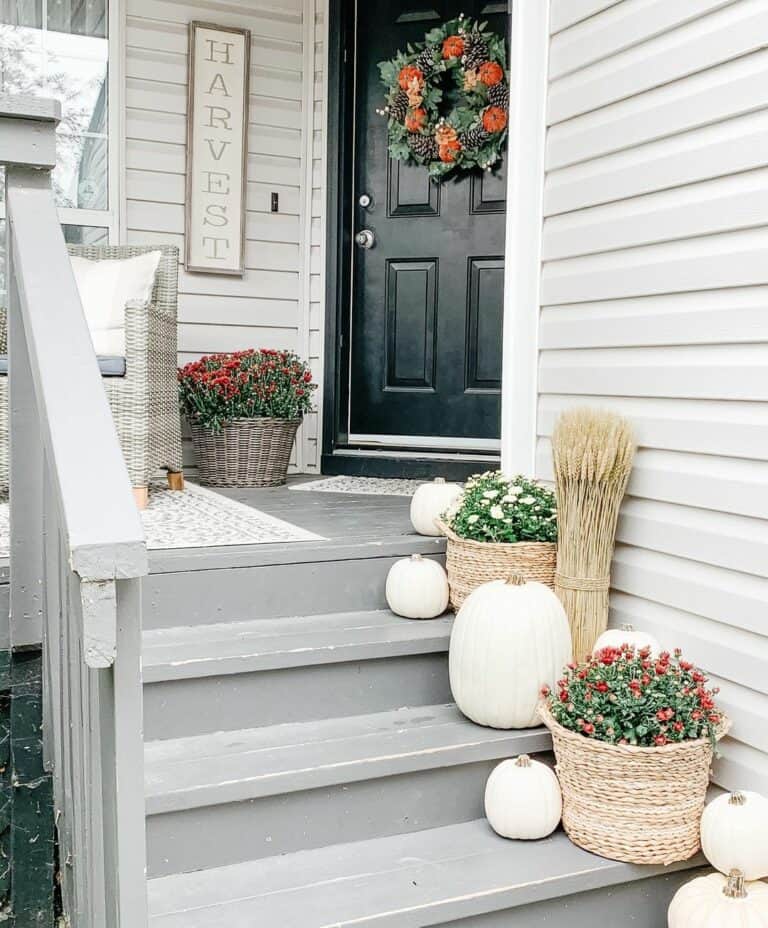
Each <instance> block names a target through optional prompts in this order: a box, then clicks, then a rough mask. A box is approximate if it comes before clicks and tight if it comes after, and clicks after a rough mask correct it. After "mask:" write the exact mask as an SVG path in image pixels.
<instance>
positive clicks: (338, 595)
mask: <svg viewBox="0 0 768 928" xmlns="http://www.w3.org/2000/svg"><path fill="white" fill-rule="evenodd" d="M403 553H404V554H407V553H409V551H408V550H407V548H404V552H403ZM400 556H401V555H399V554H398V555H397V556H392V557H362V558H354V559H351V560H341V559H329V560H327V561H320V562H317V561H313V562H308V563H295V564H274V565H268V566H260V567H234V568H226V569H213V570H192V571H186V572H182V573H160V574H151V575H150V576H149V577H148V578H147V580H146V582H145V584H144V597H143V627H144V628H145V629H152V628H169V627H171V626H174V625H200V624H204V625H207V624H214V623H216V622H234V621H238V622H239V621H247V620H250V619H276V618H281V617H282V616H297V615H318V614H325V613H331V612H352V611H356V610H369V609H384V608H386V599H385V596H384V585H385V582H386V578H387V573H388V571H389V568H390V567H391V566H392V565H393V564H394V563H395V561H397V560H398V559H399V557H400ZM435 559H436V560H440V561H441V562H443V561H444V560H445V558H444V556H443V555H436V556H435Z"/></svg>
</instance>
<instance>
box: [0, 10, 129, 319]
mask: <svg viewBox="0 0 768 928" xmlns="http://www.w3.org/2000/svg"><path fill="white" fill-rule="evenodd" d="M115 6H116V0H0V93H16V94H32V95H35V96H47V97H55V98H56V99H58V100H59V101H60V102H61V109H62V118H61V122H60V123H59V127H58V131H57V165H56V168H55V170H54V171H53V175H52V183H53V189H54V194H55V197H56V203H57V204H58V206H59V215H60V218H61V221H62V224H63V228H64V238H65V239H66V241H67V242H82V243H101V242H104V243H106V242H107V241H109V240H110V238H112V239H114V238H116V235H117V177H116V169H115V163H114V162H115V160H116V157H115V156H116V154H117V144H116V143H115V131H114V129H115V126H114V125H113V123H116V119H111V118H110V113H111V111H112V108H113V107H115V106H116V104H115V100H114V96H115V93H114V91H115V88H114V86H113V84H114V82H113V81H112V82H111V81H110V72H109V58H110V30H109V24H110V22H111V21H112V22H114V21H116V17H115V9H114V7H115ZM0 170H1V169H0ZM0 190H2V187H1V186H0ZM4 218H5V207H4V204H3V203H2V193H0V229H2V226H4V222H3V220H4ZM3 248H4V241H2V242H0V262H2V263H3V264H4V261H2V258H3V256H2V253H1V252H2V249H3ZM0 292H3V296H1V297H0V303H3V302H5V301H4V284H3V281H2V268H0Z"/></svg>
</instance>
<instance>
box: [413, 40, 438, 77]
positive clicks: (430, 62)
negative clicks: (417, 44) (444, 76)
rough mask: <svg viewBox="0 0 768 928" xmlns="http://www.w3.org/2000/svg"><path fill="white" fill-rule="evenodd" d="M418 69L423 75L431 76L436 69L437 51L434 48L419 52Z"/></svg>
mask: <svg viewBox="0 0 768 928" xmlns="http://www.w3.org/2000/svg"><path fill="white" fill-rule="evenodd" d="M415 64H416V67H417V68H418V69H419V70H420V71H421V72H422V73H423V74H429V73H430V72H431V71H433V70H434V68H435V51H434V49H433V48H430V47H429V46H427V47H426V48H425V49H423V51H421V52H419V56H418V58H417V59H416V62H415Z"/></svg>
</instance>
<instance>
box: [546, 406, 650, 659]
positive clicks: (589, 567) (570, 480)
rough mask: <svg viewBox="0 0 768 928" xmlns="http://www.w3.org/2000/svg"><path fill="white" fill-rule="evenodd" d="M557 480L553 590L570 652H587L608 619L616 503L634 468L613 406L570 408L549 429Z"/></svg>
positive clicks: (629, 439) (630, 445) (629, 441)
mask: <svg viewBox="0 0 768 928" xmlns="http://www.w3.org/2000/svg"><path fill="white" fill-rule="evenodd" d="M552 453H553V458H554V466H555V482H556V485H557V521H558V547H557V571H556V573H555V592H556V593H557V595H558V596H559V597H560V600H561V602H562V603H563V606H564V607H565V611H566V613H567V615H568V620H569V622H570V623H571V633H572V635H573V654H574V658H575V659H576V660H581V659H583V658H584V656H585V655H586V654H589V653H590V651H591V650H592V647H593V646H594V643H595V641H596V640H597V638H598V636H599V635H600V634H602V632H604V631H605V628H606V626H607V624H608V589H609V587H610V570H611V559H612V557H613V546H614V539H615V535H616V522H617V519H618V516H619V506H620V505H621V500H622V498H623V496H624V492H625V490H626V488H627V481H628V480H629V474H630V471H631V470H632V458H633V457H634V454H635V443H634V439H633V436H632V430H631V428H630V426H629V423H628V422H627V421H626V420H625V419H622V418H621V417H620V416H617V415H615V414H614V413H610V412H604V411H602V410H595V409H572V410H569V411H568V412H565V413H563V414H562V415H561V416H560V418H559V420H558V422H557V424H556V426H555V430H554V433H553V435H552Z"/></svg>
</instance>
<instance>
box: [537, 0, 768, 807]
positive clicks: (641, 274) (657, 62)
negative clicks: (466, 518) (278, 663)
mask: <svg viewBox="0 0 768 928" xmlns="http://www.w3.org/2000/svg"><path fill="white" fill-rule="evenodd" d="M551 26H552V30H553V32H552V36H551V45H550V84H549V95H548V120H547V122H548V132H547V148H546V165H547V173H546V178H545V192H544V228H543V242H542V259H543V263H542V280H541V294H542V298H541V302H542V306H541V316H540V327H539V348H540V356H539V371H538V378H539V387H538V389H539V401H538V429H537V432H538V439H537V470H538V473H539V475H540V476H543V477H547V478H549V477H551V476H552V469H551V453H550V452H551V447H550V435H551V432H552V427H553V425H554V422H555V420H556V418H557V415H558V414H559V413H560V412H561V411H562V410H563V409H565V408H568V407H572V406H576V405H583V404H589V405H597V406H601V407H609V408H613V409H616V410H617V411H619V412H621V413H623V414H625V415H627V416H628V417H629V418H630V419H631V420H632V421H633V423H634V425H635V429H636V433H637V437H638V440H639V445H640V447H639V451H638V455H637V461H636V467H635V470H634V473H633V476H632V479H631V482H630V486H629V494H628V498H627V500H626V501H625V504H624V506H623V509H622V515H621V518H620V522H619V526H618V536H617V549H616V557H615V562H614V568H613V590H612V596H611V624H613V625H618V624H622V623H625V622H631V623H632V624H633V625H635V626H637V627H639V628H643V629H646V630H648V631H650V632H653V633H654V634H656V635H657V636H659V637H660V638H661V639H662V641H663V642H665V643H667V644H670V645H679V646H681V647H682V648H684V650H685V651H686V653H687V654H689V655H691V656H692V657H693V658H694V659H696V660H697V661H699V662H700V663H702V664H703V665H704V666H705V667H706V669H707V670H708V671H709V673H710V674H711V675H712V677H713V680H714V681H715V682H716V683H717V684H718V685H720V686H721V688H722V694H721V701H722V703H723V705H724V707H725V709H726V710H727V711H728V713H729V715H731V716H732V718H733V720H734V726H733V729H732V731H731V735H730V737H729V738H728V739H727V740H726V741H725V743H724V747H723V755H724V756H723V759H722V760H720V761H719V762H718V765H717V779H718V781H719V782H720V783H722V784H723V785H725V786H727V787H731V788H734V787H737V786H741V787H752V788H758V789H762V790H768V726H766V724H765V719H766V717H767V716H768V676H766V673H765V668H766V666H768V261H766V255H767V254H768V50H766V48H765V46H766V44H767V40H766V36H768V7H766V4H765V2H764V0H679V2H675V3H669V2H668V0H620V2H599V0H552V7H551Z"/></svg>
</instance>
